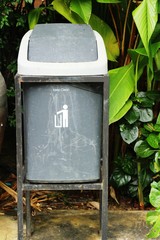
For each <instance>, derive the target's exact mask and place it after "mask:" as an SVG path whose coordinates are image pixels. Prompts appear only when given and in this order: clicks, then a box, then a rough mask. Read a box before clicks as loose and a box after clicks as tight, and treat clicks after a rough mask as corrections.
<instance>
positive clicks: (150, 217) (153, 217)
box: [146, 210, 160, 225]
mask: <svg viewBox="0 0 160 240" xmlns="http://www.w3.org/2000/svg"><path fill="white" fill-rule="evenodd" d="M159 216H160V210H156V211H149V212H148V213H147V218H146V222H147V224H148V225H153V224H154V223H155V222H156V221H157V219H158V217H159Z"/></svg>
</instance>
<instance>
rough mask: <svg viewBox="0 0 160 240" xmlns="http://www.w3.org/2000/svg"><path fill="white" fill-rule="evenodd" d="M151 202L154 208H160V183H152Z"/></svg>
mask: <svg viewBox="0 0 160 240" xmlns="http://www.w3.org/2000/svg"><path fill="white" fill-rule="evenodd" d="M149 200H150V203H151V204H152V206H153V207H155V208H160V182H155V181H154V182H153V183H151V191H150V194H149Z"/></svg>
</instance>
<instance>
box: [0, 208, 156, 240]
mask: <svg viewBox="0 0 160 240" xmlns="http://www.w3.org/2000/svg"><path fill="white" fill-rule="evenodd" d="M145 218H146V212H145V211H109V224H108V240H111V239H112V240H143V239H146V238H145V235H146V233H147V232H148V230H149V228H148V226H147V225H146V223H145ZM33 229H34V233H33V235H32V238H31V240H99V239H100V238H99V235H98V232H99V214H98V211H95V210H87V211H86V210H85V211H84V210H61V211H59V210H54V211H51V212H50V213H48V214H44V213H43V214H38V215H37V216H35V217H33ZM159 239H160V238H159ZM0 240H17V221H16V217H12V216H6V215H4V216H1V215H0Z"/></svg>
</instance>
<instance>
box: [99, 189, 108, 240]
mask: <svg viewBox="0 0 160 240" xmlns="http://www.w3.org/2000/svg"><path fill="white" fill-rule="evenodd" d="M107 195H108V194H107V191H103V190H102V191H101V204H100V225H101V239H102V240H107V239H108V237H107V236H108V234H107V222H108V204H107V202H108V196H107Z"/></svg>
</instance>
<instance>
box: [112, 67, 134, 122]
mask: <svg viewBox="0 0 160 240" xmlns="http://www.w3.org/2000/svg"><path fill="white" fill-rule="evenodd" d="M109 77H110V95H109V104H110V108H109V122H110V123H111V122H113V121H114V118H115V116H116V115H117V114H118V112H119V111H120V110H121V109H122V107H123V106H124V105H125V104H126V102H127V101H128V99H129V97H130V95H131V94H132V93H133V91H134V66H133V64H132V63H130V64H129V65H126V66H124V67H120V68H116V69H113V70H110V71H109Z"/></svg>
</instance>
